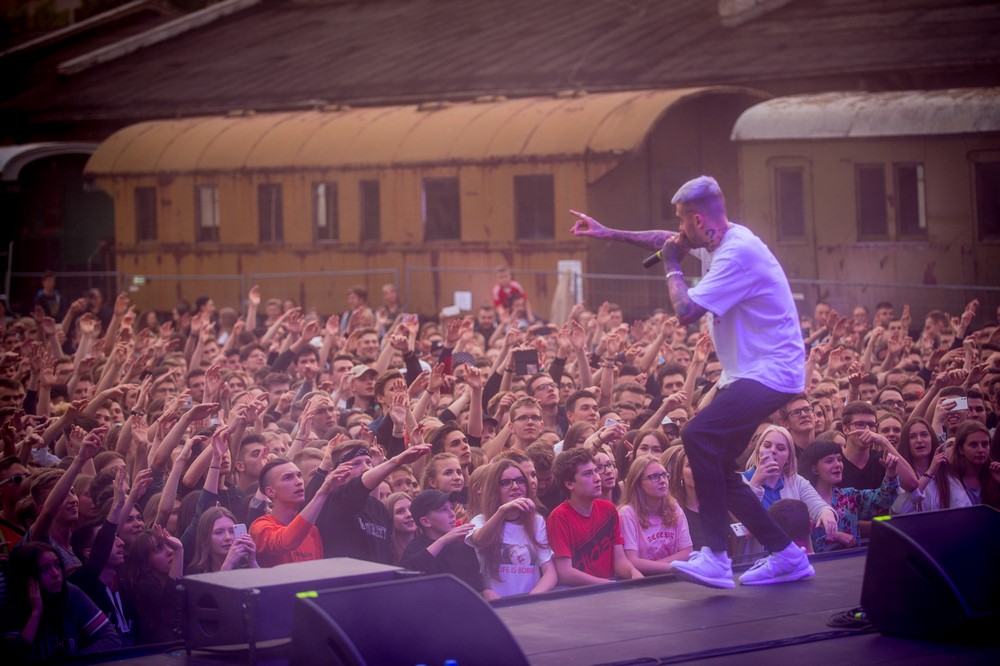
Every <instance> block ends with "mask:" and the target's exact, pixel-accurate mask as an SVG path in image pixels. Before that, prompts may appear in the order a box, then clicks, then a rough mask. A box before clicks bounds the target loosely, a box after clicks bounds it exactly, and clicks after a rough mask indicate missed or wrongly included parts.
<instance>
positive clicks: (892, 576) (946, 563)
mask: <svg viewBox="0 0 1000 666" xmlns="http://www.w3.org/2000/svg"><path fill="white" fill-rule="evenodd" d="M998 562H1000V511H996V510H995V509H991V508H989V507H986V506H974V507H967V508H963V509H948V510H944V511H932V512H929V513H917V514H911V515H906V516H894V517H892V518H891V519H882V520H875V521H874V522H873V523H872V534H871V541H870V542H869V544H868V559H867V560H866V562H865V578H864V585H863V587H862V590H861V606H862V608H864V611H865V613H866V614H867V616H868V619H869V620H870V621H871V623H872V624H873V625H875V627H876V628H878V630H879V631H881V632H882V633H885V634H893V635H897V636H905V637H909V638H923V639H928V638H932V639H940V640H961V641H966V640H972V641H977V642H978V641H980V640H981V641H996V640H997V637H998V635H1000V634H998V633H997V632H998V630H1000V566H997V563H998Z"/></svg>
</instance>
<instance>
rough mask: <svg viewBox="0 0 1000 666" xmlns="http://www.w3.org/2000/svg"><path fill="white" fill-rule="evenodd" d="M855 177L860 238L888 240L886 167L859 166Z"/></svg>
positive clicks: (873, 165) (875, 165)
mask: <svg viewBox="0 0 1000 666" xmlns="http://www.w3.org/2000/svg"><path fill="white" fill-rule="evenodd" d="M854 177H855V192H856V196H857V205H858V237H859V238H861V239H869V240H871V239H885V238H888V236H889V223H888V220H887V219H886V214H887V206H886V192H885V165H882V164H858V165H857V166H855V168H854Z"/></svg>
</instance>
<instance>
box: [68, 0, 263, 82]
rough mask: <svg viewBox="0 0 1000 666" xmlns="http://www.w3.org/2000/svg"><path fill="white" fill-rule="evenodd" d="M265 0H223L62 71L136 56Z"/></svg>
mask: <svg viewBox="0 0 1000 666" xmlns="http://www.w3.org/2000/svg"><path fill="white" fill-rule="evenodd" d="M260 2H261V0H222V2H218V3H216V4H214V5H210V6H208V7H206V8H204V9H200V10H198V11H196V12H192V13H190V14H185V15H183V16H180V17H178V18H176V19H174V20H173V21H170V22H169V23H165V24H164V25H160V26H157V27H155V28H152V29H150V30H147V31H145V32H142V33H139V34H138V35H132V36H131V37H126V38H125V39H123V40H121V41H118V42H115V43H114V44H109V45H108V46H105V47H102V48H99V49H97V50H95V51H91V52H90V53H85V54H83V55H82V56H78V57H76V58H73V59H71V60H67V61H66V62H64V63H61V64H60V65H59V67H58V72H59V73H60V74H63V75H69V74H77V73H79V72H82V71H84V70H86V69H90V68H91V67H93V66H94V65H99V64H101V63H105V62H110V61H112V60H117V59H118V58H121V57H122V56H124V55H128V54H129V53H133V52H135V51H138V50H140V49H143V48H146V47H147V46H152V45H154V44H158V43H160V42H163V41H166V40H168V39H171V38H173V37H176V36H177V35H181V34H183V33H185V32H188V31H190V30H194V29H195V28H200V27H202V26H204V25H208V24H209V23H213V22H215V21H216V20H218V19H220V18H222V17H224V16H229V15H230V14H235V13H237V12H241V11H243V10H245V9H249V8H251V7H253V6H255V5H257V4H260Z"/></svg>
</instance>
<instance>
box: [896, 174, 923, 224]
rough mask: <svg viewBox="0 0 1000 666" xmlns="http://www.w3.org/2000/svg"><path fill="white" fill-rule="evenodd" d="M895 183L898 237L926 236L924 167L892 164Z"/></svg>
mask: <svg viewBox="0 0 1000 666" xmlns="http://www.w3.org/2000/svg"><path fill="white" fill-rule="evenodd" d="M893 170H894V171H895V181H896V225H897V227H896V230H897V232H898V235H899V236H900V237H913V236H920V237H926V236H927V209H926V205H925V200H924V165H923V164H894V165H893Z"/></svg>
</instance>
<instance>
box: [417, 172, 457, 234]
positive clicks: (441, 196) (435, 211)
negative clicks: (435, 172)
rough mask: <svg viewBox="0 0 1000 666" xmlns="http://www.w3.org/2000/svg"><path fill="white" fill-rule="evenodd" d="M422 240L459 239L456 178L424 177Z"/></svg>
mask: <svg viewBox="0 0 1000 666" xmlns="http://www.w3.org/2000/svg"><path fill="white" fill-rule="evenodd" d="M423 208H424V240H428V241H432V240H460V239H461V237H462V221H461V213H460V204H459V194H458V178H424V201H423Z"/></svg>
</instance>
